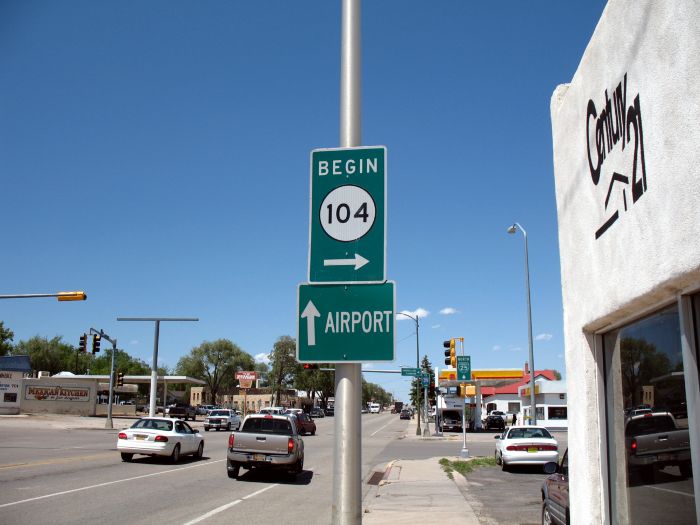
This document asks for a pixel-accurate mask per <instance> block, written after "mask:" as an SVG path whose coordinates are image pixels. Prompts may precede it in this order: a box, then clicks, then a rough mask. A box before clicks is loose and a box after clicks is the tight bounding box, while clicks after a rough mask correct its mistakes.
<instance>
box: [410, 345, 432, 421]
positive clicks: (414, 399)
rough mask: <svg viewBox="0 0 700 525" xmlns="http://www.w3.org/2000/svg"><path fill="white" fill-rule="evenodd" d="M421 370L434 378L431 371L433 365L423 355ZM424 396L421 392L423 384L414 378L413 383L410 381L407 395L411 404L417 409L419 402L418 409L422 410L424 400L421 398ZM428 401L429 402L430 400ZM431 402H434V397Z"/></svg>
mask: <svg viewBox="0 0 700 525" xmlns="http://www.w3.org/2000/svg"><path fill="white" fill-rule="evenodd" d="M420 366H421V370H422V371H423V372H427V373H428V376H429V377H430V378H431V380H432V378H433V377H434V376H435V371H434V370H433V365H432V364H431V363H430V360H429V359H428V356H427V355H425V356H423V359H422V360H421V365H420ZM418 390H420V394H419V395H417V391H418ZM423 395H424V390H423V383H422V382H421V380H420V379H419V378H415V379H414V380H413V381H411V392H410V393H409V398H410V399H411V404H412V405H413V406H414V407H419V400H420V407H419V410H422V408H423V406H424V405H425V399H424V397H423ZM428 401H431V400H430V399H429V400H428ZM432 402H433V403H434V402H435V399H434V396H433V399H432Z"/></svg>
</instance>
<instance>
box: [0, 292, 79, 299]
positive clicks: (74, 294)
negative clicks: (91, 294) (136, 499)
mask: <svg viewBox="0 0 700 525" xmlns="http://www.w3.org/2000/svg"><path fill="white" fill-rule="evenodd" d="M35 297H56V298H57V299H58V300H59V301H84V300H85V299H87V294H86V293H85V292H83V291H80V290H79V291H75V292H58V293H22V294H12V295H0V299H33V298H35Z"/></svg>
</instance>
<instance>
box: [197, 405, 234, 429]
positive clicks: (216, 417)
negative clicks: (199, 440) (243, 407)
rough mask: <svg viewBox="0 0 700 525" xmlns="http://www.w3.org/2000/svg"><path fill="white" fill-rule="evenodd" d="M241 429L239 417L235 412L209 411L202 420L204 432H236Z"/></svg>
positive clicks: (225, 409) (223, 410) (226, 410)
mask: <svg viewBox="0 0 700 525" xmlns="http://www.w3.org/2000/svg"><path fill="white" fill-rule="evenodd" d="M240 427H241V417H240V416H239V415H238V414H236V411H235V410H230V409H228V408H220V409H218V410H211V411H210V412H209V414H208V415H207V417H206V418H205V419H204V431H205V432H209V429H210V428H213V429H216V430H217V431H218V430H238V429H239V428H240Z"/></svg>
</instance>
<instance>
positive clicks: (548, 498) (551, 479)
mask: <svg viewBox="0 0 700 525" xmlns="http://www.w3.org/2000/svg"><path fill="white" fill-rule="evenodd" d="M568 455H569V451H568V450H567V451H565V452H564V457H562V458H561V462H560V463H559V464H557V463H547V464H546V465H545V466H544V471H545V472H546V473H547V474H549V476H548V477H547V479H545V480H544V483H542V523H543V525H549V524H552V523H554V524H558V525H569V460H568Z"/></svg>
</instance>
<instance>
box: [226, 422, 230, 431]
mask: <svg viewBox="0 0 700 525" xmlns="http://www.w3.org/2000/svg"><path fill="white" fill-rule="evenodd" d="M226 430H228V431H229V432H230V431H231V422H230V421H229V423H228V424H227V425H226Z"/></svg>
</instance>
